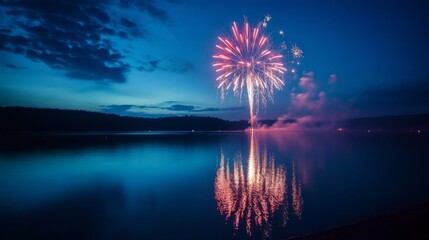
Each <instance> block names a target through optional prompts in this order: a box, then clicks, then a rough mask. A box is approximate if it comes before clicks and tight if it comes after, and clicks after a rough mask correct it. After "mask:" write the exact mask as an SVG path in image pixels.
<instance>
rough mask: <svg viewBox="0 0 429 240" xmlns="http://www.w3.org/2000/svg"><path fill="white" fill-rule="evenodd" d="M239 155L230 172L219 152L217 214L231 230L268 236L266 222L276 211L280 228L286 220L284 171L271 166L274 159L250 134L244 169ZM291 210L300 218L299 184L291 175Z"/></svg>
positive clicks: (281, 168)
mask: <svg viewBox="0 0 429 240" xmlns="http://www.w3.org/2000/svg"><path fill="white" fill-rule="evenodd" d="M243 162H244V161H243V157H242V155H241V153H237V154H236V155H235V157H234V159H233V163H232V169H230V164H229V163H228V161H227V160H226V159H225V154H224V152H223V150H221V155H220V163H219V169H218V171H217V173H216V179H215V198H216V201H217V208H218V211H219V212H220V213H221V214H222V215H224V216H225V218H226V220H227V221H228V220H230V221H232V225H233V227H234V229H235V230H239V229H240V227H245V230H246V233H247V234H248V235H249V236H250V235H252V228H255V227H257V228H258V229H261V230H262V232H263V234H264V236H265V237H268V236H269V235H270V232H271V223H270V218H271V217H272V216H273V215H274V213H275V212H276V211H280V210H281V209H282V210H283V211H282V214H281V216H282V218H283V226H286V221H287V220H288V213H287V207H288V204H287V184H286V180H287V179H286V171H285V169H284V168H283V167H281V166H277V167H276V165H275V159H274V156H272V155H270V154H268V153H267V148H266V147H264V149H263V152H262V153H260V152H259V146H258V143H257V141H256V140H255V137H254V136H253V132H252V133H251V137H250V150H249V156H248V162H247V166H245V164H243ZM292 177H293V179H292V200H293V203H292V205H293V209H294V212H295V214H296V215H297V216H298V217H301V214H302V206H303V201H302V196H301V183H300V182H299V181H298V180H297V178H296V175H295V167H293V174H292Z"/></svg>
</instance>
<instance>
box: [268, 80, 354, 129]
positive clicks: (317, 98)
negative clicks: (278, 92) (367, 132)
mask: <svg viewBox="0 0 429 240" xmlns="http://www.w3.org/2000/svg"><path fill="white" fill-rule="evenodd" d="M333 79H335V81H334V80H333ZM335 83H336V75H335V74H331V76H330V78H329V80H328V85H329V87H333V85H335ZM327 92H331V91H329V89H328V90H321V89H320V86H319V84H317V82H316V79H315V77H314V73H313V72H308V73H304V74H303V76H302V77H301V78H300V79H299V81H298V86H297V87H295V88H293V89H292V92H291V93H290V95H289V97H290V102H291V104H290V105H289V106H288V108H287V109H286V112H287V113H286V114H284V115H283V116H280V117H279V118H278V119H277V120H276V122H274V124H272V126H262V128H261V129H263V130H278V129H282V130H288V131H297V130H303V129H309V128H313V129H314V128H317V129H320V128H325V127H328V124H330V123H333V122H335V121H336V120H339V119H342V118H344V117H345V116H346V115H347V114H349V110H348V107H346V105H344V104H343V103H342V102H341V101H340V100H339V99H338V98H336V97H332V96H330V95H328V94H327Z"/></svg>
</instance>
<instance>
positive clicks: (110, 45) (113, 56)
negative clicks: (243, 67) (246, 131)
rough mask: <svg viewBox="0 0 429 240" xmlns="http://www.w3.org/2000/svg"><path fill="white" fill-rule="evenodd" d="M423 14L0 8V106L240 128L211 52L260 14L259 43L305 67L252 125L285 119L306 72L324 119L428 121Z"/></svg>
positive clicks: (1, 2)
mask: <svg viewBox="0 0 429 240" xmlns="http://www.w3.org/2000/svg"><path fill="white" fill-rule="evenodd" d="M244 2H245V3H244ZM424 2H425V1H394V0H393V1H392V0H390V1H387V0H386V1H369V0H364V1H343V0H337V1H318V0H295V1H287V0H284V1H280V0H278V1H262V0H261V1H256V0H250V1H249V0H248V1H233V0H220V1H200V0H142V1H138V0H117V1H108V0H103V1H95V0H87V1H76V0H73V1H71V0H56V1H48V0H16V1H12V0H0V105H1V106H31V107H50V108H64V109H84V110H91V111H103V112H111V113H118V114H121V115H132V116H149V117H158V116H167V115H184V114H189V115H210V116H218V117H221V118H226V119H247V118H248V110H247V108H246V105H247V103H246V101H245V100H243V102H242V103H241V104H240V103H239V101H238V100H237V99H235V98H233V97H232V96H231V95H232V94H230V95H229V97H227V98H226V99H225V101H224V102H223V103H221V100H220V98H219V92H218V91H217V88H216V81H215V78H216V77H215V76H216V75H215V72H214V71H213V69H212V67H211V64H212V63H213V59H212V55H213V54H214V51H215V47H214V45H215V43H216V40H217V36H218V35H221V34H222V33H225V32H226V33H228V32H229V29H230V25H231V23H232V22H233V21H238V22H241V21H242V20H243V16H247V17H248V20H249V22H250V23H253V24H257V23H258V22H259V21H261V20H262V19H263V17H264V16H265V15H267V14H269V15H271V16H272V20H271V21H270V22H269V26H268V28H267V29H266V30H267V31H268V33H271V34H272V35H274V34H275V33H277V32H278V31H279V30H283V31H285V33H286V36H287V38H288V39H289V40H291V41H293V42H294V43H297V44H298V45H299V46H300V47H301V49H302V50H303V51H304V58H303V59H302V64H301V66H300V68H299V69H298V71H297V75H296V76H294V77H288V78H287V79H286V86H285V88H284V89H283V91H277V92H276V93H275V103H269V104H268V106H267V108H266V109H262V110H261V112H260V117H261V118H276V117H279V116H281V115H284V114H288V112H289V111H293V110H291V106H292V103H293V99H292V97H291V96H296V95H297V94H296V93H299V91H304V90H303V89H299V87H298V83H299V79H300V78H301V76H302V75H304V72H312V73H314V77H312V78H313V80H314V82H315V85H316V88H317V92H318V93H319V92H322V91H323V92H324V94H326V96H328V97H329V99H330V101H328V103H326V104H327V105H326V106H325V108H324V109H326V110H327V112H330V113H332V114H336V113H335V109H341V110H340V111H342V112H344V111H345V112H347V113H348V115H351V116H372V115H386V114H405V113H422V112H429V61H428V57H427V56H429V45H428V42H429V17H428V12H429V8H428V6H427V4H425V3H424ZM331 74H335V76H336V81H335V84H328V81H329V79H330V78H331V77H330V76H331ZM318 96H319V95H317V94H316V96H315V99H313V100H315V101H317V100H318V99H317V98H318ZM337 105H341V107H338V106H337ZM344 109H346V110H344Z"/></svg>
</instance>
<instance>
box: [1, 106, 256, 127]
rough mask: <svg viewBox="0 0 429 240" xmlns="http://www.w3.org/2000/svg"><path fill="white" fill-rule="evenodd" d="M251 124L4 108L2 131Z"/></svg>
mask: <svg viewBox="0 0 429 240" xmlns="http://www.w3.org/2000/svg"><path fill="white" fill-rule="evenodd" d="M248 126H249V124H248V122H247V121H226V120H222V119H219V118H214V117H196V116H184V117H165V118H139V117H125V116H119V115H115V114H106V113H98V112H88V111H81V110H60V109H41V108H26V107H0V131H3V132H15V131H192V130H195V131H218V130H244V129H246V128H247V127H248Z"/></svg>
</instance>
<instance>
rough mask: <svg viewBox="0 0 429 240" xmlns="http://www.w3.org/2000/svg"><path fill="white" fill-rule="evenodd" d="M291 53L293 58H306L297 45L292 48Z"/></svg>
mask: <svg viewBox="0 0 429 240" xmlns="http://www.w3.org/2000/svg"><path fill="white" fill-rule="evenodd" d="M291 53H292V56H293V57H294V58H297V59H299V58H302V57H304V56H303V51H302V50H301V48H299V47H298V46H297V45H296V44H295V45H293V46H292V49H291Z"/></svg>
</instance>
